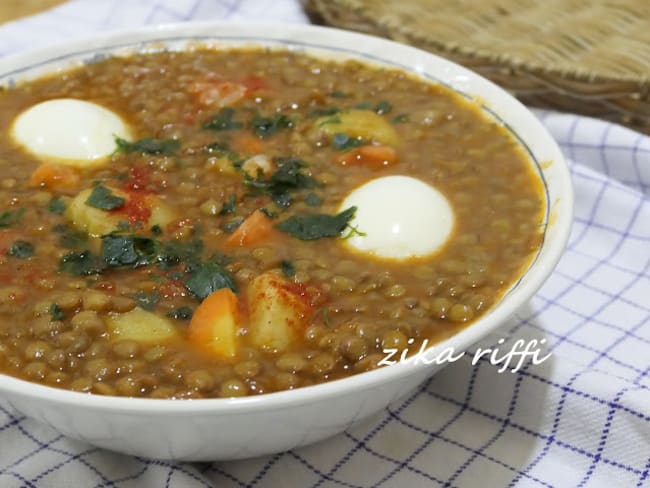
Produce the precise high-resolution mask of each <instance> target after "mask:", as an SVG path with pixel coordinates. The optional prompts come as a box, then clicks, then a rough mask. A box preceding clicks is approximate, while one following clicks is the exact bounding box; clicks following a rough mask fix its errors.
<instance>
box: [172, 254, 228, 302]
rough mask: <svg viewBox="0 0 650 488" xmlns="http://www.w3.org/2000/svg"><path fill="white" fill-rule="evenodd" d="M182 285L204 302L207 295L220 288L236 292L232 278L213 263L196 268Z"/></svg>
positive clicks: (223, 269) (226, 271) (222, 268)
mask: <svg viewBox="0 0 650 488" xmlns="http://www.w3.org/2000/svg"><path fill="white" fill-rule="evenodd" d="M183 284H184V285H185V287H186V288H187V289H188V290H189V291H190V293H191V294H192V295H194V296H195V297H196V298H198V299H199V300H204V299H205V298H206V297H207V296H208V295H210V294H211V293H213V292H215V291H217V290H220V289H221V288H230V289H231V290H232V291H234V292H235V293H236V292H237V284H236V283H235V279H234V278H233V276H232V275H231V274H230V273H229V272H228V270H226V269H225V268H224V267H222V266H221V265H220V264H218V263H216V262H214V261H211V262H208V263H206V264H203V265H199V266H196V267H195V269H194V270H193V271H191V272H190V275H189V277H187V278H186V279H185V281H184V282H183Z"/></svg>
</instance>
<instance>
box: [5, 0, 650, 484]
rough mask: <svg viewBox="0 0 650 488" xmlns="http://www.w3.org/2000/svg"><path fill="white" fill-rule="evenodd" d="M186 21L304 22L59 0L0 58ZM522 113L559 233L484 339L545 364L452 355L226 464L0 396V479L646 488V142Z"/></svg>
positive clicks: (275, 1)
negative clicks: (64, 419)
mask: <svg viewBox="0 0 650 488" xmlns="http://www.w3.org/2000/svg"><path fill="white" fill-rule="evenodd" d="M192 19H201V20H207V19H228V20H232V21H238V22H240V21H253V20H264V21H284V22H307V18H306V16H305V15H304V13H303V12H302V11H301V10H300V7H299V5H298V3H297V1H294V0H268V1H267V0H74V1H72V2H70V3H67V4H64V5H63V6H61V7H59V8H57V9H55V10H52V11H49V12H46V13H43V14H41V15H38V16H35V17H30V18H26V19H22V20H20V21H17V22H14V23H10V24H6V25H4V26H0V55H6V54H9V53H13V52H17V51H20V50H24V49H27V48H34V47H38V46H39V45H45V44H52V43H53V42H56V41H63V40H66V39H70V38H73V37H83V36H88V35H90V34H93V33H95V32H97V31H102V30H109V29H114V28H122V27H129V26H139V25H143V24H152V23H158V22H178V21H189V20H192ZM538 115H539V117H540V118H541V119H542V121H543V122H544V124H545V125H546V127H548V129H549V130H550V131H551V133H552V134H553V136H554V137H555V138H556V140H557V141H558V142H559V144H560V145H561V147H562V149H563V150H564V152H565V154H566V156H567V158H568V160H569V163H570V166H571V172H572V175H573V182H574V185H575V190H576V214H575V224H574V228H573V233H572V237H571V241H570V244H569V248H568V251H567V252H566V254H565V256H564V257H563V259H562V260H561V262H560V264H559V266H558V268H557V270H556V272H555V273H554V274H553V276H552V278H551V279H550V280H549V281H548V282H547V283H546V285H545V286H544V287H543V288H542V290H541V291H540V292H539V293H538V294H537V296H536V297H535V298H534V299H533V300H532V301H531V302H530V303H529V304H528V305H527V306H526V307H524V308H523V309H522V310H521V311H520V312H519V314H518V315H517V317H516V319H515V320H513V321H512V323H510V324H508V325H507V326H506V327H504V329H503V330H501V331H499V333H498V334H497V335H495V336H494V337H492V338H490V339H488V341H487V342H488V343H489V342H490V341H492V342H493V343H494V342H495V341H496V340H497V339H498V338H500V337H508V338H509V339H508V340H509V341H514V340H517V339H520V338H524V339H530V338H535V339H542V338H545V339H546V340H547V341H548V342H547V344H548V348H549V349H550V350H551V351H552V353H553V354H552V356H551V358H550V359H549V360H548V361H546V362H544V363H543V364H542V365H539V366H529V367H527V368H525V369H523V370H522V371H520V372H519V373H516V374H513V373H503V374H498V373H497V372H496V367H495V366H493V365H491V364H489V363H488V362H480V363H479V364H478V365H476V366H472V365H471V364H470V362H469V359H466V360H463V361H459V362H456V363H453V364H451V365H450V366H448V367H447V368H445V369H444V370H443V371H442V372H440V373H438V374H437V375H435V376H434V377H433V378H432V379H431V380H430V381H428V382H427V383H426V384H425V385H423V386H422V388H420V389H419V390H418V391H417V392H416V393H414V394H413V395H411V396H410V397H408V398H405V399H403V400H401V401H399V402H398V403H396V404H394V405H392V406H391V407H390V408H389V409H387V410H386V411H384V412H383V413H381V414H380V415H379V416H377V417H375V418H372V419H370V420H368V421H366V422H365V423H364V424H362V425H359V426H357V427H355V428H353V429H350V430H349V431H347V432H345V433H344V434H341V435H339V436H338V437H336V438H333V439H331V440H328V441H326V442H323V443H320V444H318V445H314V446H310V447H307V448H303V449H300V450H296V451H292V452H287V453H283V454H278V455H275V456H270V457H267V458H261V459H254V460H245V461H238V462H228V463H213V464H208V463H206V464H189V463H184V464H180V463H179V464H175V463H171V462H160V461H151V460H147V459H141V458H134V457H129V456H123V455H120V454H115V453H112V452H107V451H103V450H100V449H96V448H93V447H91V446H89V445H87V444H84V443H81V442H76V441H72V440H70V439H67V438H65V437H63V436H61V435H60V434H58V433H57V432H55V431H53V430H52V429H50V428H48V427H45V426H42V425H40V424H38V423H36V422H34V421H32V420H29V419H27V418H25V417H23V416H21V415H20V414H19V413H16V412H13V411H11V410H10V409H9V408H8V407H7V406H6V404H4V403H3V402H2V399H1V398H0V487H2V488H4V487H7V488H11V487H39V488H40V487H61V488H70V487H86V486H88V487H96V488H100V487H116V488H127V487H133V488H135V487H138V488H140V487H163V486H168V487H253V486H258V487H278V488H284V487H314V488H315V487H322V488H325V487H349V488H356V487H371V486H373V487H374V486H381V487H402V488H411V487H412V488H418V487H436V486H444V487H501V486H503V487H505V486H508V487H514V486H516V487H556V486H557V487H564V486H603V487H614V486H626V487H627V486H650V479H649V476H648V473H649V470H650V390H649V387H650V379H649V377H648V371H649V369H650V318H649V315H650V314H649V312H650V271H649V267H650V200H649V194H650V193H649V192H650V138H648V137H645V136H643V135H640V134H637V133H634V132H632V131H629V130H626V129H623V128H621V127H618V126H616V125H612V124H608V123H605V122H600V121H596V120H592V119H588V118H584V117H578V116H574V115H561V114H554V113H547V112H538ZM504 347H506V346H504Z"/></svg>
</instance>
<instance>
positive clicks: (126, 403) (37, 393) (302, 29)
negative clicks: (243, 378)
mask: <svg viewBox="0 0 650 488" xmlns="http://www.w3.org/2000/svg"><path fill="white" fill-rule="evenodd" d="M210 32H219V33H220V34H219V35H211V34H209V33H210ZM246 32H252V33H256V35H255V36H250V38H251V39H252V42H253V43H255V42H257V43H258V44H259V43H262V42H263V41H264V40H267V41H270V42H272V41H286V43H287V44H288V45H289V46H292V45H298V46H309V44H308V43H301V42H300V41H299V39H309V38H310V36H311V35H315V34H317V37H318V38H319V39H321V40H322V39H325V44H321V46H322V47H323V48H324V49H328V48H329V47H330V46H328V45H327V40H328V39H329V40H330V42H334V39H336V44H337V45H338V44H341V43H345V44H346V45H348V46H358V47H357V48H349V50H348V52H349V53H350V54H351V56H353V57H354V53H357V57H361V56H362V55H363V53H364V51H369V50H370V49H371V48H372V49H373V50H374V51H375V52H377V51H379V52H386V53H388V52H394V53H393V54H391V55H388V54H386V59H385V60H384V61H385V62H389V63H390V64H393V65H398V66H400V63H399V62H397V61H396V58H397V56H398V55H399V54H400V53H403V54H408V55H411V56H413V57H414V58H417V59H424V60H425V61H426V62H429V63H434V64H436V65H437V66H438V67H439V68H440V69H441V70H443V71H444V70H447V71H453V73H454V74H455V76H459V77H467V78H469V79H472V80H473V81H474V82H475V83H478V84H480V85H481V86H482V88H483V89H486V88H489V89H490V90H491V92H492V96H497V97H498V98H499V99H501V100H506V101H508V102H509V104H510V106H511V108H514V109H515V111H516V112H517V115H518V116H519V117H523V118H524V120H525V121H526V123H527V124H529V125H531V126H532V127H533V128H534V129H535V130H534V134H531V136H532V135H534V136H535V137H536V138H539V139H540V140H541V143H543V145H544V146H545V147H547V150H548V151H550V152H551V153H553V158H552V162H553V165H554V166H555V167H556V168H555V170H556V171H557V172H558V178H559V182H558V184H557V186H558V188H559V189H560V192H559V193H560V195H561V196H562V201H561V202H560V205H561V210H562V211H557V212H555V213H554V215H552V216H551V220H550V221H549V222H548V225H553V226H554V227H556V228H557V230H556V236H555V238H554V239H553V240H552V242H550V241H549V240H548V239H545V242H544V243H543V245H542V248H544V249H545V253H544V255H543V256H542V255H541V254H539V253H538V255H537V258H535V260H534V262H531V263H530V264H529V267H528V269H527V270H526V271H524V272H523V274H522V275H521V276H520V279H521V277H522V276H524V275H525V276H526V280H525V282H523V283H521V284H519V285H518V299H517V300H513V299H512V298H511V297H509V296H508V295H509V294H508V293H507V292H506V294H505V295H504V296H503V297H502V298H501V299H500V300H499V301H498V302H497V303H496V304H495V305H493V306H492V307H491V309H490V310H489V311H488V313H486V314H484V315H482V316H481V317H480V318H479V319H478V320H476V321H474V322H472V323H471V324H470V325H468V326H467V327H465V328H463V329H462V330H460V331H458V332H456V333H453V334H452V335H451V336H449V337H448V338H447V339H444V340H443V341H441V342H438V343H435V344H433V345H432V346H430V347H429V348H428V349H427V352H431V353H432V354H436V353H437V352H440V351H443V350H444V349H447V348H453V349H454V350H455V351H456V352H460V351H466V350H467V349H468V348H469V347H470V346H471V345H472V344H474V343H475V342H477V341H478V340H479V339H481V338H483V337H484V336H486V335H487V334H489V333H490V332H492V331H494V330H495V329H496V328H498V327H499V326H500V325H501V324H503V323H504V322H505V321H506V320H507V319H508V318H509V317H510V316H511V315H512V314H513V313H514V312H515V311H516V310H517V309H518V308H520V307H521V306H522V305H523V304H524V303H526V302H527V301H529V300H530V298H531V297H532V296H533V295H534V294H535V293H536V291H537V290H538V289H539V288H540V287H541V285H542V284H543V282H544V281H545V280H546V279H547V278H548V276H549V275H550V274H551V272H552V271H553V269H554V268H555V265H556V264H557V262H558V261H559V260H560V258H561V256H562V254H563V252H564V249H565V247H566V244H567V242H568V239H569V234H570V230H571V224H572V220H573V188H572V185H571V178H570V174H569V170H568V168H567V165H566V162H565V160H564V157H563V156H562V153H561V152H560V149H559V147H558V146H557V143H556V142H555V141H554V140H553V138H552V137H551V135H550V134H549V132H548V131H547V130H546V129H545V128H544V126H543V125H542V124H541V122H540V121H539V120H538V119H537V118H536V117H535V116H534V115H533V114H532V113H531V112H530V110H529V109H528V108H527V107H525V106H524V105H523V104H521V103H520V102H519V101H517V100H516V99H514V97H512V96H511V95H509V94H508V93H507V92H505V90H503V89H502V88H500V87H498V86H496V85H495V84H494V83H492V82H490V81H489V80H487V79H485V78H483V77H482V76H480V75H478V74H477V73H475V72H473V71H471V70H469V69H467V68H464V67H462V66H460V65H458V64H456V63H453V62H451V61H448V60H446V59H444V58H441V57H439V56H436V55H434V54H432V53H429V52H426V51H423V50H420V49H417V48H415V47H411V46H407V45H404V44H400V43H397V42H394V41H390V40H386V39H382V38H378V37H374V36H370V35H365V34H360V33H356V32H352V31H345V30H340V29H335V28H331V27H322V26H314V25H304V24H281V23H242V24H233V23H228V22H214V21H209V22H192V23H172V24H159V25H153V26H145V27H139V28H134V29H123V30H116V31H112V32H109V33H104V34H101V35H97V36H92V37H89V38H86V39H80V40H73V41H69V42H65V43H61V44H57V45H55V46H51V47H46V48H42V49H37V50H32V51H27V52H24V53H18V54H15V55H11V56H7V57H4V58H0V79H3V78H6V77H8V76H11V75H13V74H15V73H19V72H20V71H21V69H20V68H24V67H25V66H26V64H27V62H28V61H29V60H32V65H33V61H34V60H39V61H41V62H42V63H43V64H47V63H49V62H57V61H61V60H64V59H66V58H69V57H72V56H74V54H75V53H76V52H77V51H78V49H75V48H76V47H79V48H83V51H87V50H108V51H112V52H116V51H117V50H119V49H121V48H123V47H128V48H129V49H130V50H131V52H137V51H138V49H134V48H136V47H137V46H138V44H141V45H145V44H151V43H157V42H159V41H161V42H163V43H165V42H166V41H169V40H172V39H175V38H178V37H179V36H180V37H182V36H183V35H186V36H191V35H198V36H199V37H200V38H202V39H206V40H207V39H210V38H213V39H222V35H226V36H227V35H228V34H230V35H231V37H232V38H233V39H240V40H241V39H242V38H244V37H246V36H245V35H244V34H245V33H246ZM197 33H198V34H197ZM260 33H261V34H260ZM116 42H117V44H116ZM219 42H220V41H219V40H216V43H217V44H218V43H219ZM308 49H309V47H308ZM333 50H335V49H333ZM310 54H313V53H310ZM316 55H317V53H316ZM379 61H380V62H381V61H382V60H381V59H380V60H379ZM401 67H402V69H404V70H407V71H408V72H411V73H414V74H416V75H423V69H424V68H423V67H422V66H421V65H416V66H413V65H404V64H401ZM438 81H439V82H441V83H442V84H443V85H446V86H447V87H449V85H448V84H447V83H445V82H444V81H442V80H438ZM453 89H454V91H457V92H458V93H461V94H465V96H468V97H469V98H474V97H476V96H477V97H479V98H481V99H483V95H482V94H481V92H480V91H479V94H478V95H472V94H471V93H467V92H464V91H463V90H461V89H458V88H453ZM483 108H484V109H486V110H487V111H490V108H489V105H484V106H483ZM509 129H510V131H511V132H512V134H513V135H514V136H516V137H517V138H518V139H519V142H520V143H522V144H524V145H525V143H524V139H523V138H521V137H520V136H519V134H518V133H517V132H516V131H515V130H514V129H513V128H512V127H509ZM540 176H541V178H542V180H543V179H544V178H543V175H542V174H541V173H540ZM544 187H545V190H547V183H546V181H544ZM547 200H548V199H547ZM552 203H553V202H550V201H547V202H546V204H547V207H548V208H550V207H551V205H552ZM546 234H547V230H545V231H544V235H545V236H546ZM542 248H540V249H542ZM429 367H430V366H427V365H425V364H423V363H421V362H418V363H415V364H402V363H397V364H393V365H390V366H385V367H381V368H378V369H375V370H372V371H368V372H363V373H356V374H354V375H352V376H349V377H345V378H341V379H337V380H332V381H328V382H325V383H319V384H316V385H311V386H305V387H301V388H297V389H295V390H285V391H279V392H272V393H265V394H262V395H258V396H246V397H241V398H201V399H152V398H136V397H121V396H104V395H99V394H88V393H80V392H74V391H71V390H65V389H60V388H55V387H50V386H46V385H41V384H38V383H33V382H30V381H27V380H22V379H19V378H16V377H13V376H9V375H5V374H2V373H0V395H2V394H3V393H4V392H7V393H11V394H14V395H18V396H21V397H29V398H31V399H35V400H44V401H49V402H52V401H54V402H56V403H58V404H60V405H69V406H75V407H84V408H87V409H91V410H100V411H108V410H110V411H113V412H123V413H151V412H156V413H161V414H166V415H187V414H189V413H200V412H210V413H211V414H225V413H228V414H243V413H246V412H250V411H253V410H261V409H263V410H265V411H266V410H276V409H281V408H287V407H290V406H295V405H298V404H299V405H304V404H309V403H314V402H318V401H321V400H323V399H325V398H329V397H332V396H339V395H344V394H353V393H354V392H355V391H358V390H360V389H370V388H376V387H378V386H380V385H382V384H385V383H387V382H391V381H396V380H399V379H400V378H402V377H405V376H407V375H410V374H415V373H416V372H418V371H421V370H423V369H425V368H429Z"/></svg>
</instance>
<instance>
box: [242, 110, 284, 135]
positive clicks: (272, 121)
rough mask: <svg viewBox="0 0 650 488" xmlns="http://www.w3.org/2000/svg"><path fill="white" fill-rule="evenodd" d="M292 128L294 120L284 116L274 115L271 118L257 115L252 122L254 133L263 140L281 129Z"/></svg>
mask: <svg viewBox="0 0 650 488" xmlns="http://www.w3.org/2000/svg"><path fill="white" fill-rule="evenodd" d="M292 127H293V122H292V120H291V119H290V118H289V117H287V116H286V115H284V114H273V115H272V116H271V117H262V116H260V115H256V116H255V117H254V118H253V120H252V121H251V128H252V129H253V132H254V133H255V135H257V136H258V137H261V138H265V137H269V136H271V135H273V134H275V133H276V132H278V131H279V130H281V129H290V128H292Z"/></svg>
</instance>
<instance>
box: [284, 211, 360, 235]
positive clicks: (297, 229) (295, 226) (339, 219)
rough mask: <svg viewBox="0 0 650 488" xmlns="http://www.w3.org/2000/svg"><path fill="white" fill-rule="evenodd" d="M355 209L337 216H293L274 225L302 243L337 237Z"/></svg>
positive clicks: (352, 215)
mask: <svg viewBox="0 0 650 488" xmlns="http://www.w3.org/2000/svg"><path fill="white" fill-rule="evenodd" d="M356 211H357V207H350V208H348V209H347V210H344V211H343V212H341V213H339V214H337V215H328V214H308V215H294V216H293V217H289V218H288V219H286V220H283V221H282V222H280V223H278V224H276V225H275V227H276V229H278V230H281V231H282V232H285V233H287V234H289V235H290V236H292V237H295V238H297V239H301V240H303V241H311V240H315V239H321V238H323V237H339V236H340V235H341V232H343V231H344V230H345V228H346V227H347V226H348V222H349V221H350V220H351V219H352V217H354V213H355V212H356Z"/></svg>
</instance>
